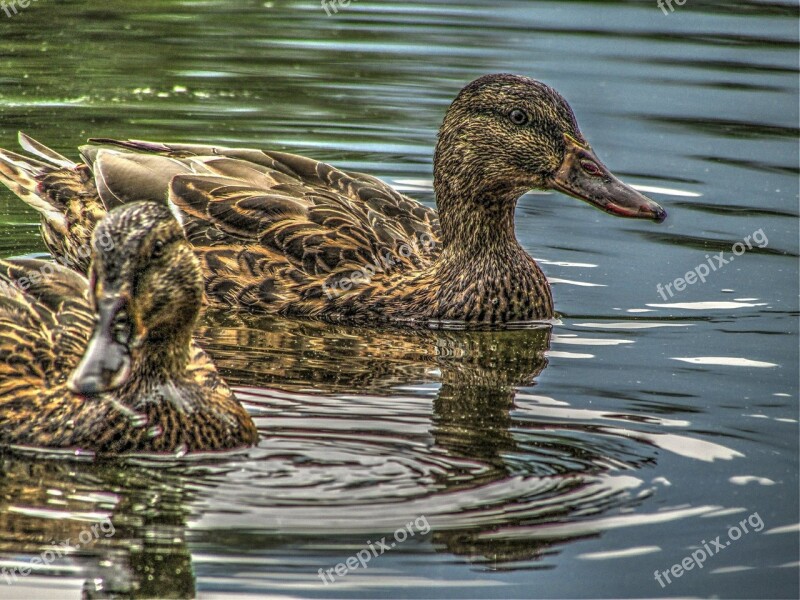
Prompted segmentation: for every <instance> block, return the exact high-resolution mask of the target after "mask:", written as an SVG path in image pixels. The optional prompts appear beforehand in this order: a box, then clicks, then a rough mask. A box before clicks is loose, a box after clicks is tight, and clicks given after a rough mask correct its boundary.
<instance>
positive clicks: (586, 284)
mask: <svg viewBox="0 0 800 600" xmlns="http://www.w3.org/2000/svg"><path fill="white" fill-rule="evenodd" d="M547 280H548V281H549V282H550V283H566V284H567V285H577V286H580V287H608V286H607V285H605V284H602V283H589V282H588V281H573V280H572V279H560V278H558V277H548V278H547Z"/></svg>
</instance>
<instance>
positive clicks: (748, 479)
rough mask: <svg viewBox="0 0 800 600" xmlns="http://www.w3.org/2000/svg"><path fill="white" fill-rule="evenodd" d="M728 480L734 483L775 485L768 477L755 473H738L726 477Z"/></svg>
mask: <svg viewBox="0 0 800 600" xmlns="http://www.w3.org/2000/svg"><path fill="white" fill-rule="evenodd" d="M728 481H730V482H731V483H732V484H734V485H747V484H748V483H757V484H759V485H775V482H774V481H772V479H770V478H768V477H756V476H755V475H738V476H734V477H728Z"/></svg>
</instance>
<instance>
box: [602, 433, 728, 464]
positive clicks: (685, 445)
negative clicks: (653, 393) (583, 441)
mask: <svg viewBox="0 0 800 600" xmlns="http://www.w3.org/2000/svg"><path fill="white" fill-rule="evenodd" d="M603 430H604V431H606V432H609V433H615V434H617V435H625V436H628V437H631V438H634V439H637V440H639V441H642V442H647V443H650V444H653V445H654V446H658V447H659V448H661V449H663V450H668V451H670V452H672V453H673V454H677V455H678V456H685V457H687V458H694V459H696V460H702V461H703V462H714V461H715V460H731V459H732V458H742V457H744V454H742V453H741V452H737V451H736V450H732V449H731V448H727V447H725V446H722V445H720V444H715V443H713V442H707V441H705V440H698V439H694V438H690V437H687V436H685V435H676V434H673V433H645V432H642V431H633V430H630V429H625V430H620V429H612V428H604V429H603Z"/></svg>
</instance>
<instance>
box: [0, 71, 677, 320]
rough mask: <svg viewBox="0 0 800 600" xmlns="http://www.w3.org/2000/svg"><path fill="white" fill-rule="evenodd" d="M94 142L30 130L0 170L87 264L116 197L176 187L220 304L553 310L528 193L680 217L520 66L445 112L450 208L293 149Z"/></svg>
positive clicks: (363, 313) (439, 176)
mask: <svg viewBox="0 0 800 600" xmlns="http://www.w3.org/2000/svg"><path fill="white" fill-rule="evenodd" d="M90 141H91V142H93V143H92V144H90V145H87V146H84V147H82V148H81V154H82V156H83V158H84V160H85V164H76V163H73V162H72V161H70V160H68V159H66V158H64V157H63V156H61V155H59V154H57V153H55V152H53V151H52V150H50V149H48V148H46V147H45V146H42V145H41V144H38V143H37V142H35V141H33V140H31V139H30V138H28V137H26V136H22V135H21V143H22V145H23V147H24V148H26V149H27V150H28V151H30V152H31V153H33V154H36V155H38V156H39V157H40V158H42V159H43V160H42V161H39V160H36V159H31V158H28V157H23V156H20V155H17V154H14V153H11V152H6V151H3V152H2V153H0V179H2V180H3V181H4V182H5V184H6V185H7V186H8V187H10V188H11V189H12V190H13V191H14V192H15V193H17V194H18V195H19V196H20V197H21V198H22V199H23V200H25V201H26V202H28V203H29V204H30V205H31V206H33V207H34V208H36V209H37V210H39V211H40V212H41V213H42V217H43V224H44V236H45V240H46V242H47V244H48V246H49V248H50V249H51V250H52V252H53V253H54V254H55V255H56V256H61V257H64V259H69V260H70V261H71V262H72V263H73V264H76V265H78V266H82V267H84V268H85V266H86V260H85V259H82V258H81V257H80V256H78V255H77V250H78V249H79V248H80V247H81V245H82V243H83V242H84V240H85V238H86V236H87V235H88V232H89V231H91V229H92V226H93V223H94V222H95V221H96V220H97V219H98V218H99V216H100V215H102V213H103V212H104V211H105V210H106V209H109V208H111V207H113V206H116V205H119V204H124V203H127V202H131V201H135V200H139V199H143V198H158V197H162V198H165V199H168V201H169V203H170V205H171V206H172V208H173V209H174V211H175V213H176V214H177V215H178V217H179V219H180V220H181V222H182V224H183V227H184V229H185V231H186V234H187V237H188V239H189V241H190V242H191V244H192V246H193V247H194V250H195V252H196V254H197V256H198V257H199V258H200V262H201V265H202V269H203V273H204V276H205V283H206V293H207V295H208V297H209V298H210V299H211V300H212V301H213V302H215V303H219V304H221V305H225V306H231V307H234V308H237V309H244V310H255V311H266V312H274V313H279V314H284V315H293V316H302V317H314V318H320V319H325V320H328V321H334V322H353V323H386V322H394V323H400V324H405V325H423V326H424V325H431V324H436V323H440V324H441V323H452V324H459V325H467V326H487V325H488V326H501V325H504V324H513V323H524V322H529V321H535V320H542V319H549V318H551V317H553V302H552V298H551V294H550V288H549V285H548V282H547V279H546V278H545V276H544V274H543V273H542V271H541V269H540V268H539V266H538V265H537V264H536V263H535V262H534V260H533V259H532V258H531V257H530V256H529V255H528V254H527V253H526V252H525V250H524V249H523V248H522V246H521V245H520V244H519V242H518V241H517V239H516V236H515V234H514V209H515V206H516V203H517V199H518V198H519V197H520V196H521V195H522V194H524V193H525V192H527V191H528V190H531V189H555V190H558V191H561V192H564V193H566V194H569V195H571V196H574V197H576V198H580V199H582V200H585V201H587V202H589V203H590V204H592V205H594V206H597V207H598V208H601V209H603V210H605V211H606V212H609V213H611V214H614V215H618V216H623V217H633V218H644V219H651V220H655V221H662V220H663V219H664V218H665V217H666V213H665V211H664V210H663V209H662V208H661V207H660V206H659V205H658V204H656V203H655V202H653V201H652V200H650V199H648V198H646V197H645V196H643V195H642V194H640V193H638V192H637V191H635V190H633V189H632V188H631V187H629V186H627V185H625V184H624V183H622V182H621V181H620V180H618V179H617V178H616V177H614V175H612V174H611V173H610V172H609V171H608V169H607V168H606V167H605V166H604V165H603V164H602V163H601V162H600V160H599V159H598V158H597V156H595V154H594V152H593V151H592V149H591V147H590V146H589V144H588V143H587V142H586V140H585V138H584V137H583V135H582V134H581V132H580V130H579V129H578V124H577V122H576V120H575V116H574V115H573V113H572V110H571V109H570V107H569V105H568V104H567V102H566V100H564V99H563V98H562V97H561V96H560V95H559V94H558V93H557V92H556V91H555V90H553V89H552V88H550V87H548V86H547V85H545V84H543V83H541V82H539V81H535V80H533V79H528V78H525V77H519V76H514V75H488V76H485V77H481V78H480V79H478V80H476V81H474V82H472V83H470V84H469V85H467V86H466V87H465V88H464V89H463V90H462V91H461V92H460V93H459V95H458V97H457V98H456V99H455V101H454V102H453V103H452V105H451V106H450V108H449V110H448V111H447V114H446V116H445V118H444V123H443V124H442V127H441V130H440V132H439V141H438V144H437V147H436V153H435V157H434V188H435V192H436V202H437V207H438V213H437V212H436V211H434V210H432V209H430V208H427V207H426V206H424V205H422V204H420V203H418V202H416V201H415V200H412V199H411V198H408V197H406V196H403V195H401V194H399V193H397V192H396V191H395V190H393V189H392V188H391V187H390V186H388V185H387V184H385V183H383V182H382V181H380V180H378V179H375V178H374V177H370V176H369V175H364V174H361V173H352V172H345V171H342V170H339V169H337V168H335V167H333V166H331V165H328V164H325V163H322V162H317V161H315V160H311V159H308V158H304V157H301V156H296V155H292V154H285V153H282V152H273V151H262V150H254V149H234V148H223V147H217V146H203V145H188V144H164V143H154V142H143V141H134V140H131V141H115V140H108V139H95V140H90ZM109 146H111V147H109Z"/></svg>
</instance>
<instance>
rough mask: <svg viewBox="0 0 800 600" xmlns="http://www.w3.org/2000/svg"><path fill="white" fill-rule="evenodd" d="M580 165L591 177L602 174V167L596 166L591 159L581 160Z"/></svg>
mask: <svg viewBox="0 0 800 600" xmlns="http://www.w3.org/2000/svg"><path fill="white" fill-rule="evenodd" d="M581 167H583V170H584V171H586V172H587V173H588V174H589V175H591V176H592V177H600V176H602V174H603V171H602V169H601V168H600V167H598V166H597V163H595V162H594V161H591V160H582V161H581Z"/></svg>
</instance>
